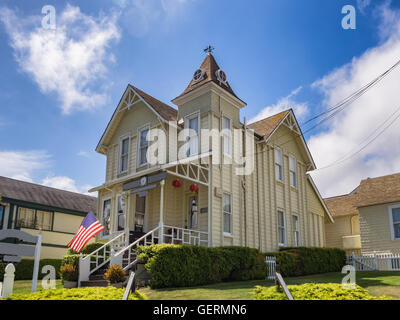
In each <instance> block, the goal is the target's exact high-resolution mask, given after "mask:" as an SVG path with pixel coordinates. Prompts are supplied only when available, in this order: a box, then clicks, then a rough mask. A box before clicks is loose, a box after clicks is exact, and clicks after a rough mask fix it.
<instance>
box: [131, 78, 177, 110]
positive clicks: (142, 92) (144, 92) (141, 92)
mask: <svg viewBox="0 0 400 320" xmlns="http://www.w3.org/2000/svg"><path fill="white" fill-rule="evenodd" d="M128 85H129V86H131V87H132V88H133V89H135V90H137V91H140V92H139V94H140V95H142V94H145V95H147V96H149V97H150V98H152V99H154V100H157V101H158V102H160V103H162V104H164V105H165V106H167V107H169V108H171V109H173V110H175V111H176V112H178V110H177V109H175V108H174V107H172V106H170V105H169V104H167V103H165V102H164V101H161V100H160V99H157V98H155V97H153V96H152V95H151V94H149V93H147V92H146V91H143V90H142V89H139V88H138V87H135V86H134V85H132V84H130V83H129V84H128Z"/></svg>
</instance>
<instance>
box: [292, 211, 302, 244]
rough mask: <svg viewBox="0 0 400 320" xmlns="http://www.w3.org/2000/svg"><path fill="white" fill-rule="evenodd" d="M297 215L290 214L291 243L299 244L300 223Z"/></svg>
mask: <svg viewBox="0 0 400 320" xmlns="http://www.w3.org/2000/svg"><path fill="white" fill-rule="evenodd" d="M299 222H300V221H299V216H297V215H292V231H293V245H294V246H295V247H298V246H300V223H299Z"/></svg>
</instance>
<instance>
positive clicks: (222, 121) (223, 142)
mask: <svg viewBox="0 0 400 320" xmlns="http://www.w3.org/2000/svg"><path fill="white" fill-rule="evenodd" d="M224 118H225V119H227V120H229V130H230V131H231V135H230V137H229V140H230V144H231V148H230V149H231V150H230V151H231V152H230V153H228V152H225V150H224V145H225V134H222V154H223V155H224V156H227V157H230V158H232V150H233V139H232V136H233V130H232V119H231V118H229V117H227V116H225V115H222V117H221V128H222V130H224V128H223V124H224Z"/></svg>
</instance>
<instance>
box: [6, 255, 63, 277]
mask: <svg viewBox="0 0 400 320" xmlns="http://www.w3.org/2000/svg"><path fill="white" fill-rule="evenodd" d="M61 263H62V260H61V259H42V260H40V262H39V274H38V278H39V280H41V279H42V278H43V277H44V276H45V275H46V274H43V273H42V268H43V267H44V266H46V265H51V266H53V267H54V268H55V269H56V277H57V279H59V278H60V274H59V272H58V271H59V270H60V266H61ZM7 264H8V263H0V280H1V281H3V277H4V269H5V268H6V266H7ZM33 265H34V260H33V259H22V260H21V261H20V262H18V263H14V266H15V280H31V279H32V275H33Z"/></svg>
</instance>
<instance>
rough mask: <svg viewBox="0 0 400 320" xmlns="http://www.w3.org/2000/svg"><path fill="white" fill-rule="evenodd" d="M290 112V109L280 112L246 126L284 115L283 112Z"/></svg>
mask: <svg viewBox="0 0 400 320" xmlns="http://www.w3.org/2000/svg"><path fill="white" fill-rule="evenodd" d="M291 110H292V108H289V109H286V110H284V111H281V112H278V113H275V114H273V115H272V116H269V117H266V118H263V119H260V120H257V121H255V122H252V123H249V124H247V125H248V126H249V125H251V124H255V123H258V122H261V121H264V120H267V119H269V118H272V117H276V116H277V115H278V114H281V113H285V112H289V111H291Z"/></svg>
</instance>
